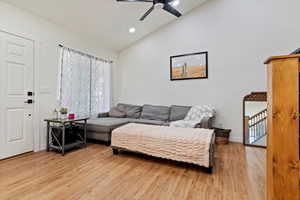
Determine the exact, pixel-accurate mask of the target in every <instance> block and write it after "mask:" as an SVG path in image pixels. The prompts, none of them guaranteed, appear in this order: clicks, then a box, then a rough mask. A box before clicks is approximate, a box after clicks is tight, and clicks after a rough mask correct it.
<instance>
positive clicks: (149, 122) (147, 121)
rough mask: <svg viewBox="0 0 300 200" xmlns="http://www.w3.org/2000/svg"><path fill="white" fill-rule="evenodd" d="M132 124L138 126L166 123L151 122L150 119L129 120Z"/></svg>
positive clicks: (162, 123)
mask: <svg viewBox="0 0 300 200" xmlns="http://www.w3.org/2000/svg"><path fill="white" fill-rule="evenodd" d="M128 120H129V122H130V123H137V124H151V125H164V123H165V122H164V121H159V120H150V119H128Z"/></svg>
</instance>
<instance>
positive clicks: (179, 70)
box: [172, 65, 206, 79]
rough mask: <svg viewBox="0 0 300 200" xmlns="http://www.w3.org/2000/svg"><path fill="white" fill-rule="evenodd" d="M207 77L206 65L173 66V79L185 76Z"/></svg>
mask: <svg viewBox="0 0 300 200" xmlns="http://www.w3.org/2000/svg"><path fill="white" fill-rule="evenodd" d="M199 77H206V66H204V65H199V66H190V67H189V66H187V67H185V66H182V67H173V69H172V78H173V79H183V78H199Z"/></svg>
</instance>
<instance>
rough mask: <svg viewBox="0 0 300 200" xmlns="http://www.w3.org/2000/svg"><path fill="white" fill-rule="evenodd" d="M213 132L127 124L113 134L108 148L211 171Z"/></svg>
mask: <svg viewBox="0 0 300 200" xmlns="http://www.w3.org/2000/svg"><path fill="white" fill-rule="evenodd" d="M213 137H214V131H213V130H210V129H201V128H178V127H164V126H155V125H144V124H135V123H130V124H127V125H124V126H122V127H119V128H117V129H115V130H114V131H113V132H112V139H111V142H112V143H111V145H112V147H113V148H122V149H127V150H130V151H135V152H140V153H144V154H147V155H150V156H155V157H160V158H166V159H171V160H175V161H182V162H187V163H192V164H196V165H200V166H204V167H210V147H211V142H212V141H213Z"/></svg>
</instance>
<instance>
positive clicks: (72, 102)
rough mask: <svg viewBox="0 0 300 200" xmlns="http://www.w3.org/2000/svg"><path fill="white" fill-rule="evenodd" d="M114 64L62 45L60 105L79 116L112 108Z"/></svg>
mask: <svg viewBox="0 0 300 200" xmlns="http://www.w3.org/2000/svg"><path fill="white" fill-rule="evenodd" d="M110 67H111V64H110V63H109V62H106V61H102V60H100V59H97V58H95V57H92V56H89V55H87V54H84V53H81V52H78V51H76V50H72V49H69V48H65V47H61V69H60V70H61V71H60V75H59V95H58V96H59V101H60V106H62V107H66V108H68V110H69V112H70V113H75V115H76V116H91V115H97V114H98V113H100V112H106V111H108V110H109V108H110V87H111V84H110V81H111V78H110V77H111V74H110V73H111V70H110Z"/></svg>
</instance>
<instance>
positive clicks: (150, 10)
mask: <svg viewBox="0 0 300 200" xmlns="http://www.w3.org/2000/svg"><path fill="white" fill-rule="evenodd" d="M153 10H154V5H153V6H152V7H151V8H150V9H149V10H148V11H147V12H146V13H145V14H144V15H143V16H142V17H141V19H140V21H143V20H144V19H145V18H146V17H147V16H148V15H149V14H150V13H151V12H152V11H153Z"/></svg>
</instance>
